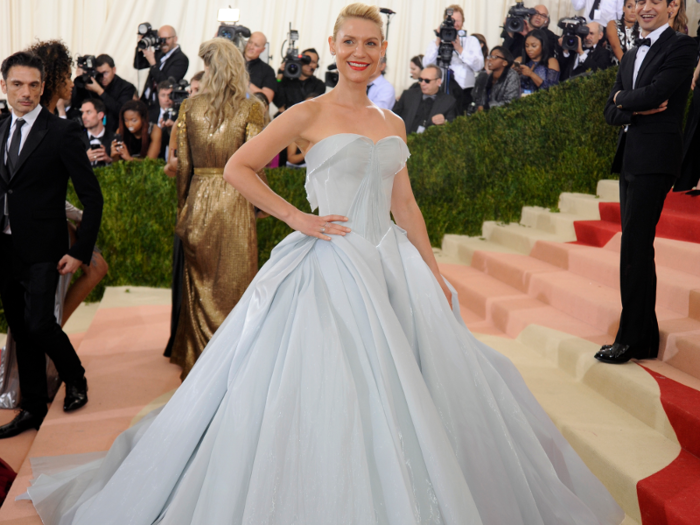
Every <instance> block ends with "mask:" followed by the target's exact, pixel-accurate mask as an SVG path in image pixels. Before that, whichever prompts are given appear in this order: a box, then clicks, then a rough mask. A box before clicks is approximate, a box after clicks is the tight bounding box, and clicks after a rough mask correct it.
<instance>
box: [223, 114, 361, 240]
mask: <svg viewBox="0 0 700 525" xmlns="http://www.w3.org/2000/svg"><path fill="white" fill-rule="evenodd" d="M317 113H318V106H317V105H315V104H313V103H311V104H310V103H308V102H305V103H302V104H297V105H296V106H293V107H291V108H289V109H288V110H287V111H285V112H284V113H283V114H281V115H280V116H279V117H277V118H276V119H275V120H273V121H272V122H271V123H270V125H269V126H267V128H265V130H264V131H263V132H262V133H260V134H259V135H257V136H255V137H254V138H252V139H251V140H250V141H248V142H246V143H245V144H243V146H241V147H240V149H239V150H238V151H237V152H236V153H235V154H234V155H233V156H232V157H231V158H230V159H229V161H228V162H227V163H226V168H225V169H224V180H225V181H226V182H228V183H229V184H231V185H232V186H233V187H234V188H236V189H237V190H238V191H239V192H240V193H241V194H242V195H243V196H244V197H245V198H246V199H247V200H248V201H249V202H250V203H252V204H253V205H254V206H255V207H257V208H258V209H260V210H262V211H264V212H265V213H268V214H269V215H272V216H273V217H277V218H278V219H280V220H281V221H284V222H285V223H287V224H288V225H289V226H290V227H291V228H292V229H294V230H297V231H300V232H302V233H304V234H305V235H309V236H312V237H317V238H319V239H323V240H326V241H330V240H331V238H330V237H329V236H328V235H326V234H333V235H345V233H347V232H349V231H350V229H349V228H346V227H344V226H341V225H339V224H334V223H333V222H334V221H338V222H345V221H347V217H342V216H340V215H329V216H326V217H318V216H316V215H313V214H309V213H304V212H302V211H300V210H298V209H297V208H295V207H294V206H292V205H291V204H290V203H289V202H287V201H286V200H284V199H283V198H282V197H280V196H279V195H277V194H276V193H275V192H274V191H272V189H270V187H269V186H268V185H266V184H265V183H264V182H263V181H262V180H261V179H260V177H258V174H257V173H256V172H258V171H260V170H262V169H263V168H264V167H265V166H266V165H267V164H268V163H269V162H270V161H271V160H272V158H273V157H274V156H275V155H276V154H277V153H278V152H280V151H282V150H283V149H285V148H286V147H287V146H289V144H291V143H292V142H297V143H298V144H299V143H300V144H301V145H304V144H308V143H309V141H308V139H307V138H306V137H305V136H304V131H305V130H307V129H309V126H310V125H311V123H312V122H314V120H315V118H316V116H317ZM322 229H323V230H324V231H323V232H322V231H321V230H322Z"/></svg>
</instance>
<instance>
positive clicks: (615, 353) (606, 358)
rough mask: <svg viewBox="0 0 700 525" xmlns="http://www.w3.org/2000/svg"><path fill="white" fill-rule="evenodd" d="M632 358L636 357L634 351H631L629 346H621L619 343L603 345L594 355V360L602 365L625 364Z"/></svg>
mask: <svg viewBox="0 0 700 525" xmlns="http://www.w3.org/2000/svg"><path fill="white" fill-rule="evenodd" d="M633 357H637V356H636V355H635V354H634V350H632V349H631V348H630V346H629V345H623V344H620V343H614V344H612V345H603V346H602V347H601V349H600V350H599V351H598V353H596V355H595V358H596V359H597V360H598V361H602V362H603V363H612V364H614V365H621V364H623V363H626V362H627V361H629V360H630V359H632V358H633Z"/></svg>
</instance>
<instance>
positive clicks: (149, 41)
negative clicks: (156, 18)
mask: <svg viewBox="0 0 700 525" xmlns="http://www.w3.org/2000/svg"><path fill="white" fill-rule="evenodd" d="M139 35H141V40H139V43H138V44H136V47H137V48H138V49H140V50H141V51H143V50H145V49H148V48H149V47H152V48H153V49H154V50H156V51H158V50H159V49H160V46H162V45H163V44H165V38H161V37H159V36H158V31H156V30H155V29H153V27H151V24H149V23H148V22H144V23H143V24H139Z"/></svg>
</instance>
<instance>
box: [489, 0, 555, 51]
mask: <svg viewBox="0 0 700 525" xmlns="http://www.w3.org/2000/svg"><path fill="white" fill-rule="evenodd" d="M516 7H517V5H516ZM532 10H533V11H534V13H532V14H531V15H529V16H528V17H527V18H524V19H523V29H522V31H520V32H518V33H514V32H511V31H508V29H507V27H506V24H505V23H504V24H503V26H504V27H503V32H502V33H501V37H502V38H503V44H502V45H503V46H505V47H506V48H508V51H510V52H511V54H512V55H513V56H514V57H516V58H517V57H523V58H525V56H526V54H525V37H526V36H527V35H528V33H530V32H531V31H532V30H534V29H541V30H542V31H544V33H545V35H546V37H547V42H548V43H549V49H550V51H551V53H552V56H553V57H554V58H557V59H558V58H559V56H560V55H561V49H560V48H559V37H558V36H557V35H556V34H555V33H554V32H553V31H552V30H550V29H549V22H550V21H551V20H550V18H549V9H547V6H545V5H542V4H540V5H536V6H535V7H533V8H532Z"/></svg>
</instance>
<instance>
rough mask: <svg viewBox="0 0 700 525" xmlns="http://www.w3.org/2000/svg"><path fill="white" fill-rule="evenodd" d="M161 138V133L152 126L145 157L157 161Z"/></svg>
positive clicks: (156, 127) (157, 128)
mask: <svg viewBox="0 0 700 525" xmlns="http://www.w3.org/2000/svg"><path fill="white" fill-rule="evenodd" d="M162 138H163V132H162V131H161V129H160V128H159V127H158V126H153V129H152V130H151V144H150V145H149V146H148V153H146V157H148V158H149V159H157V158H158V155H159V154H160V141H161V140H162Z"/></svg>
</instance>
